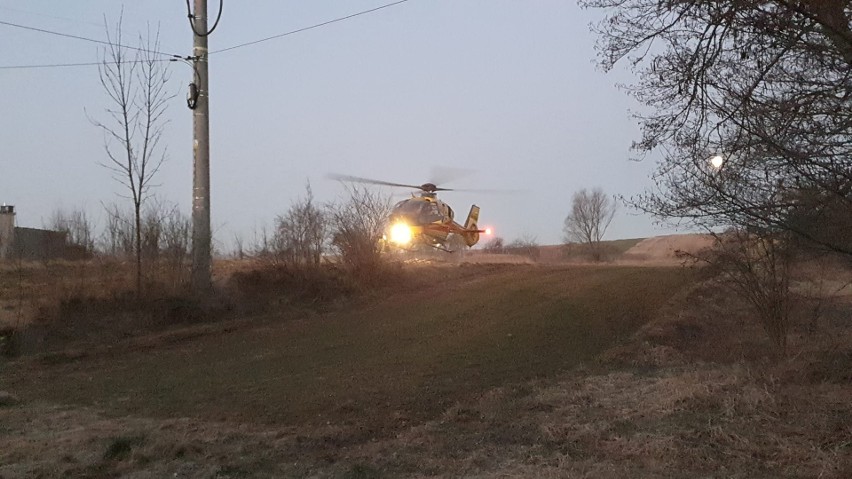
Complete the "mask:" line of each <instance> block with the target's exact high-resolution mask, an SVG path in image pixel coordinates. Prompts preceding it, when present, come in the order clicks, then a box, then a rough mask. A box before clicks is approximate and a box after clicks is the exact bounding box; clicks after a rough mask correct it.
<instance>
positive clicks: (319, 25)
mask: <svg viewBox="0 0 852 479" xmlns="http://www.w3.org/2000/svg"><path fill="white" fill-rule="evenodd" d="M407 1H408V0H398V1H396V2H392V3H388V4H385V5H380V6H378V7H375V8H371V9H369V10H364V11H361V12H358V13H353V14H351V15H347V16H345V17H340V18H335V19H334V20H328V21H325V22H322V23H317V24H316V25H311V26H309V27H304V28H299V29H298V30H292V31H289V32H285V33H281V34H278V35H273V36H271V37H266V38H261V39H260V40H254V41H251V42H246V43H241V44H239V45H234V46H232V47H228V48H223V49H221V50H216V51H215V52H210V53H209V55H213V54H215V53H223V52H227V51H230V50H235V49H237V48H242V47H247V46H250V45H256V44H258V43H262V42H267V41H269V40H275V39H276V38H281V37H286V36H288V35H293V34H295V33H301V32H304V31H307V30H313V29H314V28H319V27H324V26H326V25H330V24H332V23H337V22H342V21H344V20H349V19H350V18H355V17H358V16H361V15H366V14H368V13H373V12H376V11H379V10H382V9H385V8H388V7H393V6H395V5H399V4H401V3H405V2H407Z"/></svg>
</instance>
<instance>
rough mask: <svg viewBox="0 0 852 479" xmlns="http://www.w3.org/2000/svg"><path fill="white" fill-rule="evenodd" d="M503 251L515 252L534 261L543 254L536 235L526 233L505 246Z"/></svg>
mask: <svg viewBox="0 0 852 479" xmlns="http://www.w3.org/2000/svg"><path fill="white" fill-rule="evenodd" d="M503 251H504V252H505V253H507V254H515V255H519V256H526V257H528V258H530V259H532V260H533V261H536V260H538V259H539V257H540V256H541V249H540V248H539V244H538V241H537V240H536V238H535V237H534V236H528V235H524V236H522V237H520V238H518V239H516V240H514V241H512V242H511V243H509V244H508V245H506V247H505V248H503Z"/></svg>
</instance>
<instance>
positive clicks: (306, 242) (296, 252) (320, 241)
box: [275, 183, 328, 266]
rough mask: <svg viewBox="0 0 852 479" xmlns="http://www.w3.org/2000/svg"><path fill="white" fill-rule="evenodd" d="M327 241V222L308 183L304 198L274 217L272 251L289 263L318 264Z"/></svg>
mask: <svg viewBox="0 0 852 479" xmlns="http://www.w3.org/2000/svg"><path fill="white" fill-rule="evenodd" d="M327 239H328V219H327V216H326V214H325V211H323V209H322V208H320V207H319V206H317V205H316V204H315V203H314V195H313V191H311V185H310V183H308V184H307V185H306V186H305V196H304V197H303V198H301V199H299V200H298V201H296V203H294V204H293V205H291V206H290V209H289V210H288V211H287V213H286V214H284V215H282V216H278V218H276V231H275V244H276V250H277V252H278V254H279V255H281V256H282V258H283V259H284V261H285V262H288V263H290V264H305V265H314V266H315V265H319V264H320V260H321V259H322V252H323V249H324V248H325V245H326V241H327Z"/></svg>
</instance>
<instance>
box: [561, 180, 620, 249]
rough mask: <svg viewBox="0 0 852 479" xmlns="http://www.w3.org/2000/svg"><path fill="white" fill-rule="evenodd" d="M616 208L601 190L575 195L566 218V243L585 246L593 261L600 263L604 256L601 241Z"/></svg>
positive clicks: (581, 191)
mask: <svg viewBox="0 0 852 479" xmlns="http://www.w3.org/2000/svg"><path fill="white" fill-rule="evenodd" d="M616 208H617V206H616V203H615V201H614V200H613V199H612V198H610V197H608V196H606V195H605V194H604V192H603V190H601V189H600V188H595V189H593V190H592V191H587V190H586V189H583V190H580V191H578V192H577V193H574V197H573V198H572V200H571V213H569V214H568V216H567V217H566V218H565V226H564V228H563V230H564V232H565V242H566V243H582V244H585V245H586V247H587V248H588V249H589V254H590V255H591V257H592V259H594V260H595V261H600V260H601V258H602V256H603V252H602V251H601V239H603V236H604V234H605V233H606V230H607V228H609V224H610V223H611V222H612V218H613V217H614V216H615V211H616Z"/></svg>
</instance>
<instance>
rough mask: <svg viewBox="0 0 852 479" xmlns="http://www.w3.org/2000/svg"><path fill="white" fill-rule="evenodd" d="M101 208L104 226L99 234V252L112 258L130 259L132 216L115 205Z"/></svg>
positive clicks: (132, 234)
mask: <svg viewBox="0 0 852 479" xmlns="http://www.w3.org/2000/svg"><path fill="white" fill-rule="evenodd" d="M103 207H104V212H105V213H106V224H105V225H104V230H103V233H102V234H101V240H100V244H101V246H100V248H99V249H100V251H102V252H103V253H105V254H107V255H109V256H113V257H122V258H130V257H132V256H133V252H134V245H135V240H134V237H135V233H134V228H133V223H134V220H133V215H132V214H131V213H130V212H128V211H126V210H123V209H122V208H121V207H120V206H119V205H118V204H116V203H109V204H105V205H103Z"/></svg>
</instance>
